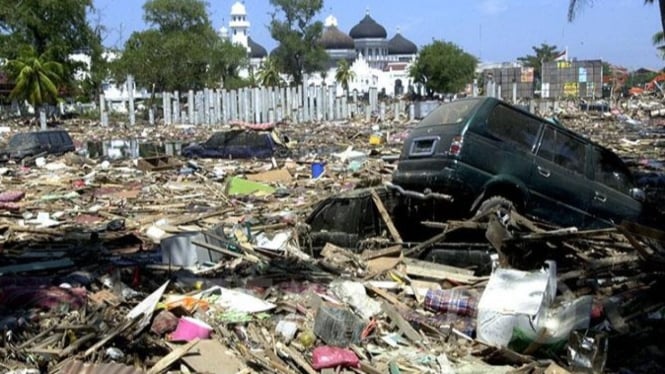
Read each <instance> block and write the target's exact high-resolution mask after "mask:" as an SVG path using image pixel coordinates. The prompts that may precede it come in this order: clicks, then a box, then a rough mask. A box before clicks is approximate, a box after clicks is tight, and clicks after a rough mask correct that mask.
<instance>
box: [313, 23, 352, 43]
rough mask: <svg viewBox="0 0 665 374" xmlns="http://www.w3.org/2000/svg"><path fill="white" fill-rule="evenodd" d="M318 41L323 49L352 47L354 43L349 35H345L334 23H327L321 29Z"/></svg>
mask: <svg viewBox="0 0 665 374" xmlns="http://www.w3.org/2000/svg"><path fill="white" fill-rule="evenodd" d="M319 43H320V44H321V46H323V48H325V49H354V48H355V44H354V43H353V39H351V37H350V36H348V35H346V34H345V33H344V32H342V31H341V30H340V29H338V28H337V26H336V25H329V26H326V28H325V29H324V30H323V34H322V35H321V39H320V40H319Z"/></svg>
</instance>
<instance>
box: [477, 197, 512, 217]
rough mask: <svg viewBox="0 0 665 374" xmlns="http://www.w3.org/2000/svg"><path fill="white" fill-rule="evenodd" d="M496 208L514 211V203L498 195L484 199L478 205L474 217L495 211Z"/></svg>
mask: <svg viewBox="0 0 665 374" xmlns="http://www.w3.org/2000/svg"><path fill="white" fill-rule="evenodd" d="M497 208H499V209H502V210H504V211H512V210H515V203H513V202H512V201H510V199H508V198H506V197H503V196H500V195H495V196H491V197H489V198H487V199H485V200H484V201H483V202H482V203H481V204H480V206H479V207H478V209H477V210H476V214H475V215H474V216H475V217H478V216H481V215H484V214H485V213H487V212H489V211H492V210H495V209H497Z"/></svg>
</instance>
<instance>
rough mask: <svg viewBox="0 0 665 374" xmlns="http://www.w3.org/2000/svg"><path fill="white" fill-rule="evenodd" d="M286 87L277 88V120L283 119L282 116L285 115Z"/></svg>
mask: <svg viewBox="0 0 665 374" xmlns="http://www.w3.org/2000/svg"><path fill="white" fill-rule="evenodd" d="M286 108H287V107H286V88H284V87H280V88H279V110H278V112H277V121H282V120H284V117H286V115H287V113H288V111H287V109H286Z"/></svg>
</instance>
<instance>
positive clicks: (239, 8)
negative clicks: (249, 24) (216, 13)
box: [231, 1, 247, 16]
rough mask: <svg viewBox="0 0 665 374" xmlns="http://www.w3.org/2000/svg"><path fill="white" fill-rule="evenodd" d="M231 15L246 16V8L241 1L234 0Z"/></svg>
mask: <svg viewBox="0 0 665 374" xmlns="http://www.w3.org/2000/svg"><path fill="white" fill-rule="evenodd" d="M231 15H232V16H246V15H247V9H246V8H245V4H243V3H241V2H240V1H236V2H235V3H234V4H233V5H232V6H231Z"/></svg>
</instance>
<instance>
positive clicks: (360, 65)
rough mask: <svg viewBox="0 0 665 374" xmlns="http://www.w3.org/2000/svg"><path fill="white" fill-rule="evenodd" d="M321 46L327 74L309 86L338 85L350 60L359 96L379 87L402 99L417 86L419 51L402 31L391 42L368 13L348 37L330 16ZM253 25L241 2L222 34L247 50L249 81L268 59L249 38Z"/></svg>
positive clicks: (314, 77) (352, 86) (310, 79)
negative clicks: (340, 67)
mask: <svg viewBox="0 0 665 374" xmlns="http://www.w3.org/2000/svg"><path fill="white" fill-rule="evenodd" d="M324 25H325V28H324V30H323V35H322V36H321V39H320V41H319V42H320V43H321V45H322V46H323V47H324V48H325V50H326V52H327V53H328V56H329V60H328V61H327V63H326V65H325V69H326V70H325V72H322V73H318V74H311V75H310V76H309V77H307V84H310V85H320V84H322V83H324V82H325V83H326V84H332V83H334V82H335V81H334V77H335V72H336V70H337V63H338V61H340V60H342V59H344V60H347V61H348V62H349V64H350V66H351V70H352V71H353V73H354V76H355V78H354V79H353V80H352V81H351V82H349V89H350V90H351V91H352V92H353V91H356V92H357V93H359V94H362V93H366V92H368V91H369V88H370V87H377V88H378V90H379V92H385V94H386V95H389V96H394V95H402V94H404V93H406V92H407V91H408V88H409V87H410V86H412V85H413V81H412V78H411V77H409V66H410V64H411V63H412V62H413V61H414V60H415V59H416V56H417V54H418V47H417V46H416V45H415V44H414V43H413V42H411V41H410V40H408V39H407V38H405V37H404V36H403V35H402V34H401V33H400V32H399V29H398V30H397V33H396V34H395V35H394V36H393V37H392V38H391V39H388V38H387V37H388V34H387V32H386V29H385V28H384V27H383V26H381V25H380V24H379V23H377V22H376V21H375V20H374V19H373V18H372V17H371V16H370V15H369V11H367V12H366V14H365V17H364V18H363V19H361V20H360V22H358V24H357V25H355V26H353V27H352V28H351V30H350V31H349V33H348V34H346V33H345V32H343V31H341V30H340V29H339V28H338V27H337V19H336V18H335V17H334V16H332V15H331V16H328V17H327V18H326V20H325V23H324ZM249 30H250V22H249V21H248V19H247V9H246V8H245V5H244V4H243V3H241V2H239V1H238V2H236V3H235V4H233V6H231V19H230V21H229V25H228V28H226V27H222V28H220V30H219V33H220V35H221V36H222V37H223V38H226V39H229V38H230V40H231V41H232V42H233V43H236V44H238V45H241V46H243V47H245V48H246V49H247V53H248V56H249V58H250V67H249V69H247V70H245V71H243V72H241V75H243V76H245V77H247V76H249V74H250V73H251V72H255V71H257V70H258V69H260V67H261V64H262V63H263V61H264V60H265V58H266V57H268V53H267V51H266V49H265V48H264V47H263V46H261V45H260V44H258V43H256V42H255V41H254V40H252V38H251V37H250V36H249ZM337 93H338V94H339V95H342V94H343V89H342V86H341V84H337Z"/></svg>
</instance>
